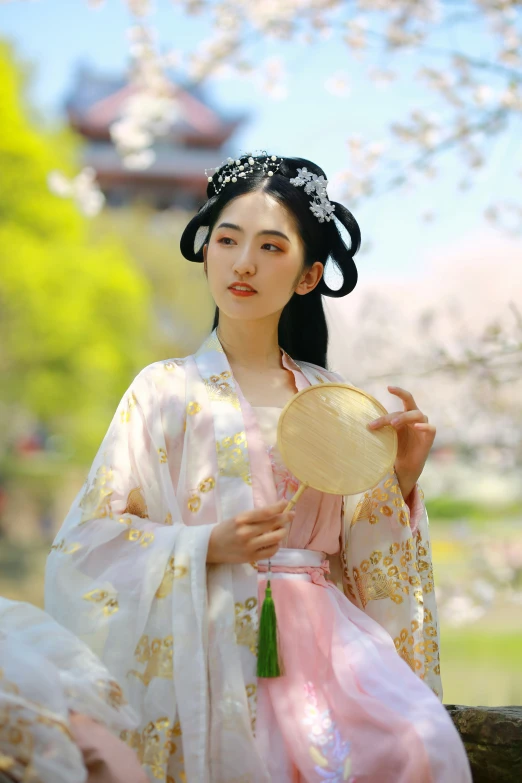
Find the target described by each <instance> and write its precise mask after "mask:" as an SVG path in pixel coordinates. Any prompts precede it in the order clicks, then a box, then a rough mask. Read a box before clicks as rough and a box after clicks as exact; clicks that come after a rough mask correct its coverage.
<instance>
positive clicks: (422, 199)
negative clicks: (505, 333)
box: [0, 0, 520, 280]
mask: <svg viewBox="0 0 522 783" xmlns="http://www.w3.org/2000/svg"><path fill="white" fill-rule="evenodd" d="M157 6H158V12H157V15H156V24H157V27H158V29H159V30H161V35H160V43H161V46H162V48H163V49H171V48H175V49H182V50H184V51H187V50H190V49H192V48H194V47H195V46H196V45H197V44H198V43H199V42H201V40H203V39H204V38H206V37H207V35H208V33H209V28H208V24H207V23H206V22H205V20H204V19H202V18H201V17H196V18H192V19H187V18H186V17H184V16H183V14H181V13H180V11H179V9H177V7H176V6H175V4H173V3H171V2H168V1H167V0H158V2H157ZM131 22H132V18H131V16H130V14H129V13H128V11H127V10H126V8H125V6H124V3H123V2H122V0H107V2H106V4H105V5H104V6H102V8H100V9H97V10H92V9H89V8H88V5H87V2H86V0H54V2H53V0H36V1H33V2H26V1H24V0H15V2H12V3H8V4H0V35H1V36H2V37H7V38H10V39H11V40H13V41H14V42H15V43H16V45H17V50H18V53H19V55H20V56H21V57H22V58H24V59H26V60H29V61H31V62H32V63H33V64H34V66H35V71H36V73H35V80H34V86H33V90H32V97H33V99H34V101H35V103H36V105H37V106H38V107H39V108H40V109H41V110H42V111H43V112H44V113H45V114H46V115H47V116H49V117H56V116H57V115H59V114H60V111H61V106H62V104H63V100H64V97H65V95H66V94H67V91H68V89H69V88H70V85H71V82H72V78H73V73H74V69H75V67H76V65H77V64H78V63H79V62H81V61H83V62H88V63H90V64H91V65H93V66H95V67H96V68H97V69H99V70H101V71H107V72H113V73H114V72H116V73H120V72H122V71H124V70H125V67H126V64H127V61H128V57H127V39H126V30H127V28H128V26H129V24H130V23H131ZM448 35H449V38H448V45H451V46H455V45H458V44H459V43H460V41H459V40H458V33H456V32H450V33H448ZM468 43H469V41H468ZM472 43H473V44H474V47H475V49H476V50H477V51H478V50H479V49H484V48H485V47H486V46H487V41H486V39H484V38H482V37H481V34H480V31H478V30H477V31H476V34H475V37H474V39H473V41H472ZM251 51H252V55H253V57H254V58H260V59H264V58H267V57H271V56H274V55H278V54H282V55H283V56H284V57H285V59H286V61H287V67H288V71H289V81H288V90H289V94H288V97H287V98H286V99H285V100H283V101H275V100H273V99H271V98H270V97H268V96H267V95H265V94H263V93H261V92H260V91H259V90H257V89H255V88H253V86H252V83H251V82H250V81H242V80H221V81H217V80H213V81H212V82H210V83H209V84H208V86H207V90H208V93H209V95H210V96H211V97H212V100H213V101H214V102H215V104H216V105H217V106H218V107H221V108H223V109H224V110H230V111H246V112H247V113H249V114H250V121H249V122H248V124H247V125H246V126H245V127H244V128H243V129H242V131H241V132H240V133H239V134H238V135H237V137H236V142H237V149H238V150H246V149H268V150H269V151H271V152H277V153H278V154H283V155H285V154H286V155H295V156H300V157H305V158H310V159H312V160H314V161H316V162H317V163H318V164H319V165H321V166H322V167H323V168H324V169H325V171H326V173H327V175H328V176H329V177H330V178H332V177H333V176H334V174H335V173H336V172H338V171H340V170H343V169H346V168H348V166H349V155H348V151H347V145H346V138H347V137H348V135H351V134H353V133H357V134H360V135H361V136H362V138H363V139H368V140H381V139H383V137H384V132H385V129H386V126H387V124H388V122H389V121H391V120H400V119H401V118H403V117H404V115H405V113H406V112H408V111H409V110H410V109H411V108H413V107H416V106H417V107H423V108H427V109H431V108H433V105H434V99H433V97H432V95H431V93H429V92H427V91H426V90H425V89H424V88H422V87H421V86H420V85H419V86H417V85H416V84H415V83H414V82H413V80H412V79H411V78H410V77H411V74H412V73H413V71H414V70H415V68H416V67H417V66H418V64H419V63H418V60H416V57H415V56H412V57H410V58H409V59H408V58H403V61H402V64H401V66H400V69H399V72H400V74H401V76H402V80H399V81H398V82H395V83H394V85H392V86H391V87H388V88H387V89H385V90H379V89H377V88H376V87H375V86H374V85H373V83H372V82H371V81H370V80H369V79H368V76H367V69H368V66H369V65H375V66H379V67H382V66H384V65H385V62H384V61H382V60H381V62H376V61H375V59H374V60H372V61H368V62H367V63H366V64H364V63H359V62H357V61H355V60H354V59H353V57H351V55H350V54H349V52H348V49H347V47H346V46H345V45H343V44H342V43H340V42H337V41H332V40H329V41H324V42H322V43H319V44H316V45H314V46H313V47H312V48H310V47H307V46H305V45H303V44H298V43H291V44H285V45H284V46H282V45H281V44H275V43H272V44H266V43H265V44H262V45H259V44H256V43H253V44H252V49H251ZM340 71H341V72H344V73H346V74H347V76H348V79H349V82H350V83H351V91H350V94H349V95H348V96H345V97H337V96H334V95H332V94H330V93H328V92H327V91H326V90H325V89H324V87H323V85H324V83H325V81H326V79H328V77H330V76H331V75H332V74H334V73H337V72H340ZM516 154H518V155H520V146H517V145H515V146H514V145H513V141H509V142H504V141H500V142H497V143H496V144H495V148H494V152H493V156H492V163H491V165H489V166H488V167H487V169H485V170H484V171H483V172H482V174H481V175H480V179H479V182H478V184H477V186H476V188H475V189H474V190H472V191H468V192H466V193H464V194H463V193H462V192H460V191H458V189H457V187H456V185H457V182H458V179H459V178H460V176H462V174H463V173H464V169H462V168H461V166H460V164H459V162H458V161H457V160H455V159H454V158H452V157H451V156H450V157H448V158H447V159H446V163H445V164H444V166H443V169H442V173H441V174H440V176H439V177H438V178H437V179H435V180H434V181H428V182H425V183H423V184H422V185H421V186H419V187H418V188H417V189H415V190H413V191H411V192H404V191H395V192H393V193H391V194H389V195H386V196H382V197H380V198H376V199H374V200H373V201H372V202H369V203H368V204H366V205H365V206H363V207H361V208H359V209H358V210H357V212H356V217H357V219H358V220H359V222H360V224H361V228H362V233H363V239H366V240H370V242H371V248H370V250H369V251H368V252H367V253H366V254H365V255H364V256H363V257H361V260H360V263H359V267H360V270H361V278H362V279H364V278H368V279H370V278H376V277H381V276H384V277H386V278H390V277H394V276H395V275H397V276H398V277H399V278H400V279H403V280H404V278H406V277H410V276H413V277H418V276H422V267H423V262H424V259H425V258H426V257H427V254H429V255H432V254H433V252H436V250H437V248H440V252H444V251H445V249H447V248H448V247H450V246H451V245H452V244H453V243H460V242H462V241H463V240H467V239H468V238H470V237H473V236H476V237H477V241H478V238H479V237H480V236H481V235H482V234H483V233H489V232H490V229H489V228H488V227H487V225H486V223H485V221H484V219H483V217H482V213H483V210H484V208H485V207H486V206H487V205H488V204H489V203H490V202H491V200H492V199H507V198H510V197H512V195H514V193H515V192H516V191H515V188H516V187H517V182H516V180H515V178H514V177H513V176H512V169H513V162H512V157H513V156H514V155H516ZM519 160H520V158H519ZM219 162H220V161H217V162H216V163H219ZM519 186H520V179H518V187H519ZM347 206H348V207H349V206H350V205H349V204H347ZM426 210H433V211H435V212H436V213H437V219H436V220H435V221H433V222H429V223H426V222H424V221H422V220H421V219H419V215H420V214H422V213H423V212H424V211H426Z"/></svg>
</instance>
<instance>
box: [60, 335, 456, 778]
mask: <svg viewBox="0 0 522 783" xmlns="http://www.w3.org/2000/svg"><path fill="white" fill-rule="evenodd" d="M283 363H284V366H285V367H286V368H287V369H289V370H290V371H291V372H292V373H293V374H294V377H295V381H296V386H297V388H298V389H300V388H304V387H305V386H307V385H309V384H315V383H322V382H328V381H332V380H340V379H339V376H337V375H335V374H333V373H330V372H327V371H326V370H324V369H322V368H319V367H315V366H313V365H310V364H307V363H302V362H301V363H299V365H297V364H296V363H294V362H293V361H292V360H291V359H290V357H288V356H287V355H286V354H283ZM274 476H275V474H274V466H273V464H272V462H271V459H270V454H269V451H268V450H267V447H266V443H265V442H264V440H263V437H262V433H261V429H260V426H259V422H258V419H257V417H256V414H255V411H254V409H253V408H252V407H251V406H250V405H249V403H248V402H247V401H246V400H245V398H244V397H243V395H242V393H241V389H240V388H239V386H238V384H236V383H235V381H234V378H233V375H232V372H231V369H230V366H229V364H228V361H227V358H226V355H225V353H224V351H223V348H222V347H221V345H220V343H219V341H218V338H217V335H216V333H215V332H214V333H213V334H212V335H211V336H210V337H209V338H208V339H207V340H206V341H205V343H204V344H203V346H202V347H201V348H200V350H199V351H198V352H197V353H196V354H195V355H194V356H189V357H186V358H184V359H173V360H168V361H161V362H156V363H154V364H152V365H150V366H149V367H147V368H145V369H144V370H143V371H142V372H141V373H140V374H139V375H138V376H137V378H136V379H135V380H134V382H133V383H132V385H131V387H130V388H129V390H128V392H127V393H126V394H125V396H124V398H123V400H122V402H121V404H120V406H119V408H118V410H117V412H116V414H115V417H114V419H113V421H112V423H111V425H110V428H109V431H108V433H107V436H106V438H105V440H104V441H103V443H102V445H101V448H100V450H99V452H98V455H97V457H96V459H95V461H94V464H93V466H92V469H91V472H90V474H89V478H88V481H87V483H86V485H85V486H84V487H83V488H82V490H81V491H80V493H79V495H78V497H77V498H76V500H75V502H74V504H73V506H72V508H71V511H70V513H69V515H68V517H67V518H66V520H65V522H64V525H63V526H62V528H61V530H60V532H59V533H58V536H57V538H56V540H55V543H54V545H53V550H52V553H51V555H50V557H49V560H48V564H47V574H46V608H47V610H48V611H49V612H50V613H51V614H53V615H54V617H56V618H57V619H58V620H59V622H61V623H62V624H64V625H66V626H67V627H68V628H70V629H71V630H72V631H74V632H75V633H76V634H77V635H78V636H79V637H80V638H81V639H82V640H83V641H85V642H86V643H87V644H88V645H89V646H90V647H91V648H92V649H93V650H94V652H95V653H96V654H97V655H98V656H99V657H100V658H101V659H102V660H103V661H104V663H105V665H106V666H107V667H108V669H109V671H110V672H111V673H112V674H113V676H114V677H115V678H116V679H117V680H118V681H119V682H120V683H121V686H122V688H123V690H124V693H125V695H126V697H127V698H128V700H129V702H130V703H131V704H132V706H133V707H134V709H135V710H136V712H137V713H138V715H139V717H140V727H139V728H138V729H137V730H135V731H127V732H124V733H123V735H122V736H123V738H124V739H125V740H126V741H127V742H128V743H129V745H130V746H131V747H133V748H134V749H135V750H136V752H137V753H138V756H139V758H140V760H141V762H142V764H143V765H144V768H145V769H146V770H147V772H148V773H149V776H150V779H151V780H160V781H166V783H296V782H297V781H303V782H304V781H306V783H308V782H310V783H311V782H312V781H314V782H315V781H324V780H330V781H345V780H349V781H352V783H355V781H361V782H362V781H368V782H369V783H381V781H384V780H389V781H394V782H396V783H421V782H422V783H424V781H425V782H426V783H428V782H429V781H433V782H434V783H442V781H448V783H450V781H451V783H468V781H471V776H470V773H469V766H468V763H467V760H466V757H465V753H464V749H463V746H462V743H461V742H460V739H459V737H458V735H457V733H456V731H455V729H454V727H453V724H452V722H451V720H450V718H449V717H448V715H447V714H446V711H445V709H444V708H443V706H442V705H441V703H440V701H439V699H438V698H437V696H438V697H439V698H441V695H442V693H441V688H440V670H439V658H438V626H437V612H436V605H435V598H434V592H433V573H432V564H431V555H430V543H429V534H428V520H427V516H426V512H425V509H424V505H423V502H422V495H421V493H420V490H419V489H416V490H415V492H414V494H413V496H412V499H411V500H410V503H411V509H410V507H408V505H407V504H406V503H405V502H404V499H403V498H402V496H401V493H400V489H399V486H398V482H397V479H396V476H395V474H394V473H393V472H392V473H390V474H389V475H388V476H386V477H385V478H384V479H383V480H382V481H381V482H380V483H379V485H378V486H377V487H375V488H374V489H373V490H372V491H370V492H367V493H364V495H362V496H359V497H346V498H341V497H336V496H331V495H322V494H321V493H318V492H315V491H314V490H312V489H307V490H306V492H305V493H304V494H303V496H302V497H301V499H300V501H299V502H298V504H297V506H296V517H295V520H294V522H293V524H292V529H291V532H290V535H289V538H288V541H287V542H286V547H285V548H281V549H280V551H279V552H278V554H277V556H276V557H275V558H274V559H273V560H272V562H273V564H274V565H273V570H276V571H278V572H279V573H278V574H275V575H274V576H275V577H277V578H274V580H273V591H274V599H275V603H276V611H277V612H278V617H279V621H278V627H279V633H280V642H281V650H282V655H283V658H284V666H285V673H284V676H282V677H279V678H276V679H270V680H265V679H263V680H262V679H259V680H258V679H257V677H256V656H257V625H258V607H259V603H260V601H261V600H262V596H263V594H264V586H265V584H266V581H265V580H266V576H265V573H264V572H265V571H266V563H262V562H260V563H247V564H240V565H226V564H221V565H207V563H206V557H207V549H208V542H209V537H210V534H211V532H212V529H213V526H214V525H216V524H219V523H220V522H223V521H225V520H228V519H230V518H232V517H234V516H235V515H237V514H239V513H240V512H244V511H247V510H251V509H254V508H258V507H262V506H265V505H267V504H270V503H273V502H275V501H276V500H277V497H278V493H277V482H276V481H275V478H274ZM324 530H327V531H328V533H327V535H323V532H324ZM328 574H330V575H329V577H328ZM327 577H328V578H327ZM435 694H436V695H435Z"/></svg>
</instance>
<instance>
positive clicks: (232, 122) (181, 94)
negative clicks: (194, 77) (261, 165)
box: [66, 66, 245, 210]
mask: <svg viewBox="0 0 522 783" xmlns="http://www.w3.org/2000/svg"><path fill="white" fill-rule="evenodd" d="M134 90H135V87H134V86H132V85H130V84H128V83H127V82H126V81H125V80H124V79H122V78H111V77H108V76H106V75H101V74H98V73H95V72H94V71H92V70H90V69H89V68H86V67H83V66H82V67H81V68H79V70H78V71H77V74H76V79H75V83H74V86H73V89H72V92H71V95H70V97H69V99H68V100H67V102H66V110H67V114H68V117H69V122H70V125H71V127H72V128H73V129H74V130H75V131H77V132H78V133H79V134H80V135H81V136H83V138H84V139H85V142H86V144H85V148H84V151H83V164H84V165H85V166H92V168H94V169H95V171H96V173H97V179H98V183H99V185H100V188H101V190H102V191H103V193H104V195H105V198H106V200H107V204H108V205H109V206H113V207H117V206H125V205H127V204H131V203H136V202H142V203H143V202H145V203H147V204H148V205H150V206H152V207H154V208H155V209H158V210H163V209H168V208H171V207H180V208H183V209H194V208H195V207H196V206H199V205H200V204H201V202H202V201H204V200H205V191H206V187H207V178H206V176H205V168H206V167H212V166H216V165H218V164H219V163H220V162H221V161H222V160H224V159H225V158H226V157H228V155H229V154H230V151H232V152H233V149H231V148H229V144H230V142H231V138H232V136H233V134H234V133H235V131H236V130H237V129H238V128H239V126H240V125H241V124H242V123H243V122H244V121H245V116H244V115H241V116H233V117H230V116H225V115H224V114H223V113H222V112H220V111H218V110H217V109H215V108H214V107H212V106H211V105H210V104H209V102H208V101H207V100H206V99H205V98H204V96H203V93H202V92H201V90H200V89H199V88H195V87H190V88H189V87H184V86H180V85H179V84H176V83H174V82H173V83H172V94H173V96H174V97H175V99H176V102H177V105H178V107H179V111H178V112H177V116H176V118H175V119H174V120H173V122H172V124H171V127H170V129H169V131H168V133H167V134H165V135H164V136H162V137H161V139H160V140H158V141H157V142H156V144H155V146H154V152H155V160H154V162H153V163H152V165H150V166H149V167H148V168H145V169H129V168H126V167H125V166H124V164H123V162H122V160H121V157H120V155H119V154H118V152H117V150H116V148H115V146H114V144H113V142H112V140H111V135H110V127H111V125H112V124H113V123H114V122H115V121H116V120H118V119H119V118H120V117H121V115H122V113H123V109H124V105H125V102H126V101H127V100H128V98H129V97H131V96H132V94H133V91H134Z"/></svg>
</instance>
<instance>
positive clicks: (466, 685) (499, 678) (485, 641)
mask: <svg viewBox="0 0 522 783" xmlns="http://www.w3.org/2000/svg"><path fill="white" fill-rule="evenodd" d="M516 611H517V607H513V614H515V613H516ZM486 620H487V618H484V620H483V621H481V622H482V623H483V627H481V628H476V627H475V626H469V627H467V628H455V629H453V628H451V629H449V628H444V627H443V628H442V632H441V671H442V684H443V688H444V702H445V703H446V704H469V705H476V706H478V705H482V706H496V705H508V704H522V666H521V662H522V629H520V628H519V630H514V631H510V630H507V629H506V630H504V631H496V630H493V631H492V630H491V629H490V628H488V625H487V622H485V621H486ZM519 625H520V623H519Z"/></svg>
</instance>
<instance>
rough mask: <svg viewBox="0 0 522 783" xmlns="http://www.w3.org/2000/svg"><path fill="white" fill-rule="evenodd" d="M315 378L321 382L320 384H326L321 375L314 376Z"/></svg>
mask: <svg viewBox="0 0 522 783" xmlns="http://www.w3.org/2000/svg"><path fill="white" fill-rule="evenodd" d="M314 378H315V379H316V380H317V381H319V383H324V378H321V376H320V375H317V373H315V374H314Z"/></svg>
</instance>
